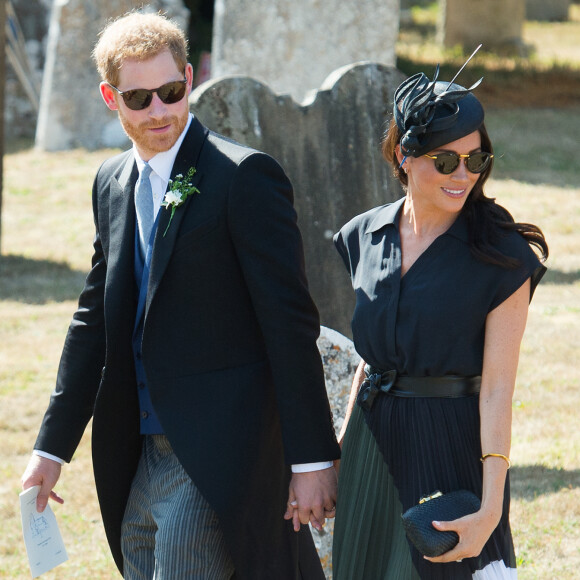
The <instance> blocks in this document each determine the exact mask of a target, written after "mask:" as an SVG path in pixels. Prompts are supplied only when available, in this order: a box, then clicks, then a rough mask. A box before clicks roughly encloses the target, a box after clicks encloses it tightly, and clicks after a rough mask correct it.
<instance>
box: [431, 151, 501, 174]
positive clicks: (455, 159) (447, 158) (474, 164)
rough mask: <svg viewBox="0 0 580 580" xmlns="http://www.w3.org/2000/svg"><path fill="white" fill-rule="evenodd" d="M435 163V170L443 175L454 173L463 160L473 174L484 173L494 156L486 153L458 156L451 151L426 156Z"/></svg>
mask: <svg viewBox="0 0 580 580" xmlns="http://www.w3.org/2000/svg"><path fill="white" fill-rule="evenodd" d="M424 157H428V158H429V159H433V160H434V161H435V169H436V170H437V171H439V173H443V175H449V174H450V173H453V172H454V171H455V170H456V169H457V168H458V167H459V163H460V161H461V159H463V160H464V161H465V167H467V170H468V171H470V172H471V173H483V172H484V171H485V170H486V169H487V168H488V167H489V164H490V163H491V160H492V159H493V155H492V154H491V153H486V152H485V151H479V152H477V153H470V154H469V155H458V154H457V153H453V152H451V151H449V152H445V153H438V154H437V155H424Z"/></svg>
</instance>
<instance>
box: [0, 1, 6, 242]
mask: <svg viewBox="0 0 580 580" xmlns="http://www.w3.org/2000/svg"><path fill="white" fill-rule="evenodd" d="M5 25H6V5H5V4H4V2H2V5H1V6H0V253H1V247H2V189H3V173H4V79H5V78H6V74H5V70H6V59H5V58H4V46H5V44H4V43H5V41H6V28H5Z"/></svg>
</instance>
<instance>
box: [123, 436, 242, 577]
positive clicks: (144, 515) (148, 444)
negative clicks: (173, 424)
mask: <svg viewBox="0 0 580 580" xmlns="http://www.w3.org/2000/svg"><path fill="white" fill-rule="evenodd" d="M121 547H122V550H123V559H124V562H123V568H124V574H123V577H124V578H125V579H128V580H230V579H231V577H232V576H233V574H234V567H233V564H232V561H231V558H230V555H229V553H228V550H227V548H226V545H225V541H224V538H223V534H222V532H221V529H220V526H219V521H218V518H217V515H216V514H215V512H214V511H213V510H212V508H211V507H210V506H209V504H208V503H207V501H206V500H205V499H204V497H203V496H202V495H201V493H200V492H199V491H198V489H197V488H196V487H195V485H194V484H193V482H192V481H191V479H190V477H189V476H188V475H187V473H186V472H185V470H184V469H183V467H182V466H181V464H180V463H179V461H178V460H177V457H176V456H175V453H173V450H172V448H171V445H170V444H169V441H168V440H167V438H166V437H165V436H164V435H146V436H145V438H144V442H143V451H142V454H141V459H140V462H139V466H138V468H137V473H136V474H135V478H134V479H133V484H132V486H131V492H130V495H129V500H128V502H127V507H126V509H125V515H124V518H123V524H122V528H121Z"/></svg>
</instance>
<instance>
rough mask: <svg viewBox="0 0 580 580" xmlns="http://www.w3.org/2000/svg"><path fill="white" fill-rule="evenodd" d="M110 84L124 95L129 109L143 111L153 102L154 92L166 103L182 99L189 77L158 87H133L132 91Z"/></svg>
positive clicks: (169, 103) (170, 103)
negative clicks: (121, 89) (122, 89)
mask: <svg viewBox="0 0 580 580" xmlns="http://www.w3.org/2000/svg"><path fill="white" fill-rule="evenodd" d="M109 86H110V87H111V88H113V89H115V90H116V91H117V92H118V93H119V94H120V95H121V96H122V97H123V101H125V104H126V105H127V107H129V109H131V110H132V111H141V110H142V109H146V108H147V107H148V106H149V105H150V104H151V101H152V100H153V93H157V96H158V97H159V99H160V100H161V102H163V103H165V104H166V105H172V104H173V103H177V102H179V101H181V99H183V97H184V95H185V91H186V88H187V79H183V80H182V81H172V82H170V83H166V84H164V85H162V86H160V87H159V88H158V89H131V90H130V91H120V90H119V89H118V88H117V87H115V86H113V85H112V84H110V83H109Z"/></svg>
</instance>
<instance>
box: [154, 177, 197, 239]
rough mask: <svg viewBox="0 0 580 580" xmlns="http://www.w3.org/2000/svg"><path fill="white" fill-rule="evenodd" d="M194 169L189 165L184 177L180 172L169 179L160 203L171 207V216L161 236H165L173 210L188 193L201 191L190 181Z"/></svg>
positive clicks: (166, 207)
mask: <svg viewBox="0 0 580 580" xmlns="http://www.w3.org/2000/svg"><path fill="white" fill-rule="evenodd" d="M195 171H196V169H195V167H191V168H190V169H189V171H188V172H187V175H186V176H185V177H183V175H182V174H181V173H180V174H179V175H176V176H175V179H170V180H169V189H168V190H167V191H166V192H165V197H164V198H163V201H162V202H161V205H162V206H163V207H164V208H165V209H169V208H171V216H170V217H169V223H168V224H167V227H166V228H165V231H164V232H163V237H165V234H166V233H167V230H169V226H170V225H171V220H172V219H173V215H174V214H175V210H176V209H177V208H178V207H179V206H180V205H181V204H183V203H184V202H185V200H186V199H187V198H188V197H189V196H190V195H193V194H194V193H201V192H200V191H199V189H197V187H195V185H193V184H192V183H191V181H190V180H191V178H192V177H193V176H194V175H195Z"/></svg>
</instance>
